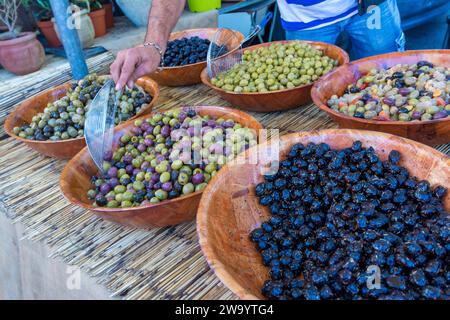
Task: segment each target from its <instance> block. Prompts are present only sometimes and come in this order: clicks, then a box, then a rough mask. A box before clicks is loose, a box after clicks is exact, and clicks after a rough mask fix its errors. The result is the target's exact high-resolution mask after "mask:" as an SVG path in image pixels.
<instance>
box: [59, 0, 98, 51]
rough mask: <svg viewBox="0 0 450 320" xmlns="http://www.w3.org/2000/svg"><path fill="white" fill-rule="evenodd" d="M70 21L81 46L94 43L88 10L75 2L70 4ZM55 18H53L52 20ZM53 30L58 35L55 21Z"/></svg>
mask: <svg viewBox="0 0 450 320" xmlns="http://www.w3.org/2000/svg"><path fill="white" fill-rule="evenodd" d="M71 15H72V16H71V19H70V20H71V21H72V22H73V23H74V24H75V25H74V27H75V28H76V30H77V33H78V37H79V38H80V42H81V45H82V47H83V48H88V47H91V46H92V45H93V44H94V38H95V30H94V24H93V22H92V19H91V18H90V17H89V10H88V9H82V8H80V7H78V6H77V5H75V4H72V6H71ZM54 19H55V18H53V20H54ZM54 26H55V31H56V34H57V35H58V37H59V38H60V36H59V31H58V25H57V24H56V23H55V24H54Z"/></svg>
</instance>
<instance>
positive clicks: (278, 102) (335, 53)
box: [201, 41, 350, 112]
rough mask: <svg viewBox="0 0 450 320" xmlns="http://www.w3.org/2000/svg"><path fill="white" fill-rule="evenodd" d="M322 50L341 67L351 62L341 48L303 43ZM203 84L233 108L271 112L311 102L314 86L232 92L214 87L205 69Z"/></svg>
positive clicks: (319, 43) (266, 44) (262, 45)
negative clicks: (268, 90) (267, 90)
mask: <svg viewBox="0 0 450 320" xmlns="http://www.w3.org/2000/svg"><path fill="white" fill-rule="evenodd" d="M288 42H290V41H275V42H268V43H262V44H258V45H255V46H251V47H248V48H245V49H244V50H256V49H258V48H260V47H268V46H270V45H271V44H273V43H288ZM303 42H306V43H309V44H310V45H312V46H314V47H316V48H317V49H319V50H321V51H322V52H323V53H324V54H325V55H327V56H329V57H331V58H333V59H335V60H338V62H339V65H342V64H344V63H347V62H349V61H350V60H349V57H348V54H347V53H346V52H345V51H344V50H342V49H341V48H339V47H337V46H334V45H332V44H328V43H323V42H314V41H303ZM201 78H202V82H203V83H204V84H205V85H207V86H208V87H210V88H212V89H213V90H215V91H216V92H217V93H218V94H219V95H220V96H221V97H222V98H223V99H225V100H226V101H228V102H230V103H231V104H232V105H233V106H236V107H240V108H242V109H244V110H248V111H256V112H270V111H283V110H288V109H293V108H296V107H299V106H302V105H305V104H308V103H309V102H311V94H310V93H311V88H312V84H307V85H304V86H299V87H295V88H292V89H284V90H277V91H270V92H247V93H244V92H241V93H237V92H231V91H226V90H223V89H221V88H219V87H216V86H214V85H213V84H212V83H211V79H210V78H209V75H208V70H207V69H204V70H203V71H202V74H201Z"/></svg>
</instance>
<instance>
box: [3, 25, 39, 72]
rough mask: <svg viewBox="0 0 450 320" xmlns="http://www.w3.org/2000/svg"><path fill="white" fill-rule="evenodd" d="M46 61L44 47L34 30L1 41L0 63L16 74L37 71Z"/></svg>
mask: <svg viewBox="0 0 450 320" xmlns="http://www.w3.org/2000/svg"><path fill="white" fill-rule="evenodd" d="M44 61H45V52H44V47H43V46H42V44H41V43H40V42H39V41H38V40H37V39H36V34H34V33H33V32H24V33H21V34H20V36H19V37H17V38H15V39H11V40H5V41H0V64H2V66H3V67H4V68H5V69H6V70H8V71H11V72H12V73H14V74H17V75H24V74H28V73H31V72H34V71H37V70H39V69H40V68H41V67H42V65H43V64H44Z"/></svg>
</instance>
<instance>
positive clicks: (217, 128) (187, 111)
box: [88, 107, 257, 208]
mask: <svg viewBox="0 0 450 320" xmlns="http://www.w3.org/2000/svg"><path fill="white" fill-rule="evenodd" d="M256 134H257V133H256V132H254V131H253V130H251V129H249V128H245V127H242V125H241V124H239V123H237V122H235V121H233V120H231V119H224V118H213V117H210V116H208V115H200V114H198V113H197V112H196V111H195V110H194V109H192V108H188V107H185V108H179V109H174V110H169V111H167V112H164V113H155V114H154V115H152V116H151V117H149V118H147V119H146V120H145V121H143V120H142V119H138V120H136V121H135V123H134V126H133V128H132V130H131V132H130V133H129V134H124V135H122V136H121V137H120V143H119V147H118V148H117V150H115V151H114V152H113V153H111V154H106V155H105V158H104V162H103V173H102V174H101V175H98V176H94V177H92V183H93V186H94V188H93V189H91V190H89V191H88V197H89V198H90V199H92V200H94V201H95V202H94V204H95V205H96V206H101V207H104V206H106V207H109V208H117V207H121V208H128V207H136V206H144V205H147V204H155V203H159V202H161V201H164V200H167V199H174V198H177V197H179V196H182V195H187V194H191V193H193V192H195V191H199V190H203V189H204V188H205V187H206V185H207V183H208V182H209V181H210V179H211V178H212V177H213V176H214V175H215V174H216V172H217V171H218V170H219V169H220V168H221V167H222V166H223V165H224V164H225V163H226V162H227V161H229V160H232V159H233V158H234V156H235V155H237V154H238V153H240V152H242V151H244V150H245V149H247V148H249V147H251V146H254V145H256Z"/></svg>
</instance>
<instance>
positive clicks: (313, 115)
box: [0, 85, 450, 299]
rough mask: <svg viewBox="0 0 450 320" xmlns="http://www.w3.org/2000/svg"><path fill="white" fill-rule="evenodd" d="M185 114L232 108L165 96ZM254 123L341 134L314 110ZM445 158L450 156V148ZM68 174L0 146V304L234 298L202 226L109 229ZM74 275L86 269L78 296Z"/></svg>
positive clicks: (186, 92) (11, 144) (204, 97)
mask: <svg viewBox="0 0 450 320" xmlns="http://www.w3.org/2000/svg"><path fill="white" fill-rule="evenodd" d="M182 105H220V106H227V105H228V104H227V102H225V101H223V100H221V98H219V97H218V96H216V95H215V94H214V92H213V91H211V90H210V89H208V88H207V87H205V86H203V85H197V86H191V87H181V88H162V90H161V99H160V101H159V103H157V106H156V108H157V109H169V108H173V107H177V106H182ZM252 115H253V116H255V117H256V118H257V119H258V120H260V121H261V123H262V124H263V125H264V126H265V127H266V128H277V129H280V131H281V132H280V133H281V134H283V133H287V132H290V131H300V130H315V129H325V128H335V127H336V126H335V124H334V123H333V122H331V120H330V119H329V118H328V117H327V116H326V114H325V113H323V112H322V111H320V110H319V109H318V108H316V107H315V106H313V105H309V106H305V107H300V108H297V109H295V110H290V111H286V112H283V113H280V112H275V113H252ZM438 149H439V150H440V151H442V152H444V153H447V154H450V145H446V146H440V147H439V148H438ZM65 164H66V162H65V161H58V160H53V159H50V158H46V157H43V156H41V155H39V154H37V153H36V152H34V151H32V150H31V149H28V148H27V147H26V146H24V145H23V144H21V143H18V142H16V141H14V140H12V139H11V138H7V137H5V136H3V137H2V138H1V140H0V181H1V183H0V213H1V216H2V217H1V218H0V241H1V243H2V244H1V245H0V250H1V251H0V261H2V263H1V264H0V298H2V297H3V298H31V299H36V298H60V299H61V298H92V299H96V298H102V299H103V298H108V297H109V296H110V295H111V296H112V297H116V298H125V299H235V298H236V297H235V296H234V295H233V294H232V293H231V292H230V291H229V290H228V289H227V288H225V287H224V286H223V285H221V283H220V281H219V280H218V279H217V278H216V277H215V276H214V273H213V272H212V271H211V270H210V269H209V267H208V265H207V263H206V261H205V259H204V258H203V256H202V254H201V251H200V248H199V245H198V243H197V235H196V230H195V222H191V223H185V224H182V225H179V226H176V227H169V228H161V229H152V230H134V229H129V228H125V227H121V226H118V225H115V224H113V223H109V222H105V221H103V220H101V219H99V218H97V217H95V216H94V215H92V214H91V213H89V212H88V211H86V210H83V209H80V208H77V207H75V206H72V205H70V204H69V203H68V202H67V201H66V200H65V199H64V197H63V196H62V194H61V192H60V191H59V185H58V179H59V174H60V172H61V170H62V168H63V166H64V165H65ZM11 221H13V222H15V223H16V224H15V226H11V224H10V222H11ZM19 239H22V241H20V242H19ZM47 256H49V258H48V257H47ZM68 266H75V267H80V268H81V270H82V271H81V272H80V276H81V284H80V286H79V287H77V283H76V281H75V282H74V281H72V280H74V278H73V276H74V275H77V274H76V272H77V269H76V268H75V269H73V268H69V269H68ZM75 280H76V278H75ZM71 281H72V282H71ZM68 284H69V285H68ZM74 286H75V287H76V288H75V290H74V288H73V287H74Z"/></svg>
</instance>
